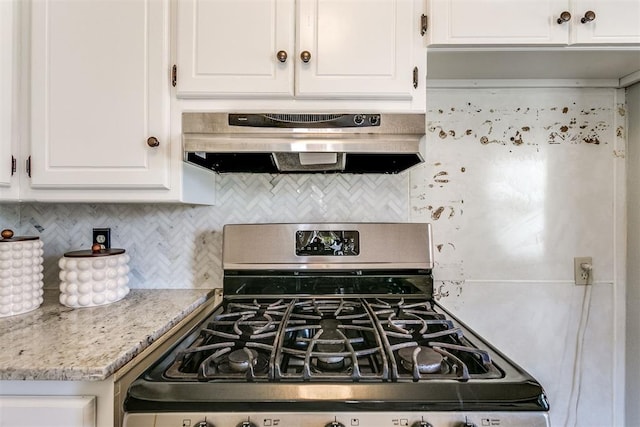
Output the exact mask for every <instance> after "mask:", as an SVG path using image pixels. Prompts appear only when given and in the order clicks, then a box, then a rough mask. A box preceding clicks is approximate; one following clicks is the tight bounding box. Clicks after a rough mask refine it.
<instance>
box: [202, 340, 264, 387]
mask: <svg viewBox="0 0 640 427" xmlns="http://www.w3.org/2000/svg"><path fill="white" fill-rule="evenodd" d="M220 353H221V352H220ZM220 353H218V354H216V355H214V356H213V357H209V358H208V359H207V360H205V361H204V362H203V363H202V364H201V366H200V373H199V378H200V379H201V380H208V379H211V378H217V377H219V376H221V375H222V376H230V377H235V376H238V375H240V376H242V377H244V376H247V377H248V378H252V377H258V376H264V375H265V374H266V373H267V371H268V365H269V362H268V360H267V357H266V356H265V355H264V354H261V353H259V352H257V351H256V350H254V349H250V348H247V347H243V348H240V349H238V350H234V351H232V352H230V353H229V352H227V353H226V354H220Z"/></svg>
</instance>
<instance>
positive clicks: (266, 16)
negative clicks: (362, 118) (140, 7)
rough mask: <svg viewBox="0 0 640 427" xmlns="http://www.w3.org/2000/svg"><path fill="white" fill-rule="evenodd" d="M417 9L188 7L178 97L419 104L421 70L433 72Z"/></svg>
mask: <svg viewBox="0 0 640 427" xmlns="http://www.w3.org/2000/svg"><path fill="white" fill-rule="evenodd" d="M419 3H420V2H419V1H417V0H392V1H390V0H366V1H365V0H297V1H295V2H294V0H181V1H180V2H178V5H177V15H178V16H177V86H176V94H177V96H178V97H179V98H216V97H224V98H247V99H248V98H271V99H273V98H284V99H292V98H314V99H335V98H343V99H363V98H364V99H372V98H373V99H398V100H411V99H412V98H413V97H414V95H415V94H416V90H415V89H414V88H413V69H414V67H416V66H418V67H419V69H418V71H417V72H418V73H419V74H421V75H424V74H425V73H426V70H425V68H426V67H425V65H424V62H425V61H426V58H424V57H425V56H426V54H425V52H424V48H423V42H422V40H421V38H420V35H419V19H420V13H421V10H418V7H417V5H418V4H419ZM420 9H421V8H420ZM420 49H422V50H420ZM280 52H282V53H284V54H285V55H286V60H285V59H284V58H282V62H281V61H280V59H279V58H278V54H279V53H280ZM302 52H309V54H310V60H309V61H308V62H306V63H305V62H303V61H302V59H301V53H302ZM416 52H417V53H416ZM423 89H424V88H419V89H417V90H423Z"/></svg>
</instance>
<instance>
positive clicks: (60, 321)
mask: <svg viewBox="0 0 640 427" xmlns="http://www.w3.org/2000/svg"><path fill="white" fill-rule="evenodd" d="M58 295H59V292H58V291H57V290H54V289H45V300H44V303H43V304H42V305H41V306H40V307H39V308H38V309H36V310H33V311H31V312H28V313H24V314H21V315H16V316H9V317H4V318H0V342H3V343H6V344H3V346H2V348H0V380H9V381H20V380H31V381H40V380H44V381H51V380H54V381H55V380H60V381H102V380H105V379H107V378H109V377H110V376H111V375H112V374H114V373H115V372H116V371H117V370H118V369H120V368H122V367H123V366H124V365H125V364H127V363H128V362H129V361H131V360H132V359H133V358H134V357H136V356H137V355H138V354H140V353H141V352H142V351H143V350H144V349H146V348H147V347H149V346H150V345H151V344H152V343H153V342H155V341H156V340H157V339H158V338H160V337H161V336H162V335H163V334H165V333H166V332H168V331H169V330H170V329H171V328H172V327H173V326H175V325H176V324H178V323H179V322H180V321H181V320H183V319H184V318H185V317H187V316H188V315H189V314H190V313H192V312H193V311H194V310H195V309H197V308H198V307H200V306H201V305H202V304H204V303H205V302H207V301H208V300H209V299H210V298H212V297H213V295H214V292H213V290H212V289H134V290H131V292H130V293H129V295H127V296H126V297H125V298H124V299H122V300H121V301H118V302H115V303H112V304H108V305H105V306H100V307H88V308H81V309H72V308H69V307H65V306H63V305H61V304H60V303H59V302H58ZM43 331H44V332H43ZM39 342H41V343H40V344H39Z"/></svg>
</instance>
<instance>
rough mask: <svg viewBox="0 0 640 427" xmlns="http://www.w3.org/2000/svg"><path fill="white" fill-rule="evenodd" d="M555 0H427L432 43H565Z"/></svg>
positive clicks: (566, 28)
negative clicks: (558, 20) (557, 20)
mask: <svg viewBox="0 0 640 427" xmlns="http://www.w3.org/2000/svg"><path fill="white" fill-rule="evenodd" d="M562 3H563V2H560V1H558V0H509V1H504V0H430V1H429V15H428V25H429V40H430V43H431V44H445V45H447V44H456V45H457V44H462V45H464V44H468V45H473V44H495V45H499V44H564V43H566V42H567V38H568V34H569V26H568V24H558V23H557V22H555V21H554V18H555V19H557V18H558V17H559V16H560V14H561V13H562V11H563V5H562Z"/></svg>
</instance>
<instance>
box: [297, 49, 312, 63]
mask: <svg viewBox="0 0 640 427" xmlns="http://www.w3.org/2000/svg"><path fill="white" fill-rule="evenodd" d="M300 59H302V62H304V63H305V64H306V63H308V62H309V61H310V60H311V53H310V52H309V51H308V50H303V51H302V53H301V54H300Z"/></svg>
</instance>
